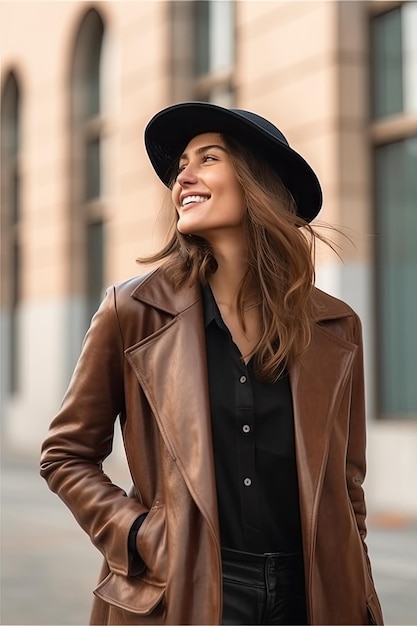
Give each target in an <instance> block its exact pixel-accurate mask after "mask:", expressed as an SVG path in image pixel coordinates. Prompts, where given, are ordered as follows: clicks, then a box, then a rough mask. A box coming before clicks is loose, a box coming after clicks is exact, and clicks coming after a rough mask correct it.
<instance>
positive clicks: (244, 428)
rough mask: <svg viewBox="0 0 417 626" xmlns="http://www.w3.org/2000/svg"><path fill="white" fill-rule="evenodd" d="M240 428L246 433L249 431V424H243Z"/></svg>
mask: <svg viewBox="0 0 417 626" xmlns="http://www.w3.org/2000/svg"><path fill="white" fill-rule="evenodd" d="M242 430H243V432H244V433H248V432H250V426H249V424H245V425H244V426H242Z"/></svg>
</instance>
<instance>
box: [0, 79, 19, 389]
mask: <svg viewBox="0 0 417 626" xmlns="http://www.w3.org/2000/svg"><path fill="white" fill-rule="evenodd" d="M20 130H21V129H20V90H19V85H18V82H17V79H16V76H15V74H14V73H13V72H10V73H9V75H8V76H7V78H6V80H5V82H4V86H3V89H2V94H1V266H2V279H1V301H2V317H3V320H2V334H3V333H4V337H2V339H3V338H4V340H5V341H4V345H5V346H6V350H5V354H4V358H5V359H6V360H7V362H6V363H4V365H5V367H2V370H3V372H4V374H2V379H3V381H2V387H3V386H5V387H6V388H5V389H2V391H5V392H6V393H9V394H13V393H16V392H17V391H18V388H19V361H18V356H19V306H20V298H21V272H20V266H21V246H20V231H21V227H20V223H21V206H20V197H21V194H20V189H21V182H20V166H19V165H20V163H19V161H20V149H21V138H20V134H21V133H20ZM2 365H3V364H2Z"/></svg>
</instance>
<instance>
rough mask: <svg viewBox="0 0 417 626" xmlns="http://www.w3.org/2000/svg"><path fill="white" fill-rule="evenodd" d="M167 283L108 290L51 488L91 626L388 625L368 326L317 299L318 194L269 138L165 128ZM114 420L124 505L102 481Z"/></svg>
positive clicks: (225, 127) (57, 451)
mask: <svg viewBox="0 0 417 626" xmlns="http://www.w3.org/2000/svg"><path fill="white" fill-rule="evenodd" d="M145 143H146V148H147V151H148V155H149V157H150V160H151V163H152V165H153V167H154V169H155V171H156V173H157V175H158V176H159V178H160V179H161V180H162V182H163V183H164V184H165V185H167V186H168V187H169V188H170V189H171V193H172V204H173V218H174V219H173V228H172V229H171V231H170V237H169V240H168V243H167V245H166V247H165V248H164V249H163V250H162V251H161V252H160V253H158V254H156V255H154V256H153V257H152V258H151V259H148V260H149V261H157V260H158V261H162V263H161V264H160V267H159V269H157V270H155V271H153V272H151V273H150V274H148V275H146V276H144V277H139V278H134V279H133V280H131V281H128V282H125V283H123V284H119V285H116V286H114V287H113V288H112V289H110V290H109V291H108V293H107V296H106V298H105V300H104V302H103V303H102V305H101V307H100V309H99V311H98V312H97V314H96V316H95V317H94V319H93V321H92V324H91V328H90V330H89V332H88V334H87V337H86V340H85V343H84V347H83V350H82V354H81V357H80V360H79V363H78V365H77V368H76V370H75V373H74V376H73V379H72V382H71V384H70V387H69V390H68V392H67V395H66V397H65V399H64V403H63V406H62V408H61V410H60V412H59V413H58V415H57V416H56V417H55V419H54V421H53V422H52V425H51V430H50V434H49V436H48V438H47V439H46V441H45V443H44V445H43V452H42V470H41V471H42V475H43V476H44V477H45V478H46V480H47V481H48V483H49V486H50V488H51V489H52V490H54V491H56V492H57V493H58V494H59V496H60V497H61V498H62V499H63V500H64V502H65V503H66V504H67V505H68V506H69V508H70V509H71V511H72V512H73V514H74V515H75V517H76V519H77V520H78V522H79V523H80V525H81V526H82V527H83V528H84V530H85V531H86V532H87V533H88V534H89V535H90V537H91V540H92V541H93V543H94V544H95V545H96V547H97V548H98V549H99V550H101V552H102V553H103V555H104V557H105V562H104V568H103V571H102V573H101V577H100V583H99V586H98V587H97V589H96V590H95V595H96V599H95V604H94V607H93V612H92V617H91V623H93V624H163V623H165V624H220V623H223V624H304V623H308V624H367V623H375V624H382V614H381V609H380V606H379V602H378V599H377V595H376V592H375V589H374V585H373V582H372V575H371V568H370V563H369V560H368V557H367V550H366V546H365V543H364V540H365V536H366V526H365V503H364V494H363V490H362V482H363V479H364V475H365V417H364V389H363V364H362V343H361V330H360V322H359V320H358V318H357V316H356V315H355V313H354V312H353V311H352V310H351V309H350V308H349V307H348V306H347V305H346V304H344V303H342V302H340V301H339V300H336V299H334V298H332V297H331V296H328V295H326V294H324V293H323V292H320V291H319V290H317V289H315V288H314V287H313V280H314V267H313V262H312V252H313V249H314V240H315V234H314V232H313V231H312V229H311V227H310V226H309V222H310V221H311V220H312V219H313V218H314V217H315V216H316V215H317V213H318V212H319V210H320V207H321V189H320V185H319V182H318V180H317V177H316V175H315V174H314V172H313V171H312V169H311V168H310V166H309V165H308V164H307V163H306V162H305V161H304V159H303V158H302V157H301V156H300V155H299V154H298V153H297V152H295V151H294V150H292V149H291V148H290V147H289V145H288V143H287V141H286V139H285V137H284V136H283V135H282V133H281V132H280V131H279V130H278V129H277V128H276V127H275V126H273V125H272V124H271V123H270V122H268V121H267V120H265V119H264V118H262V117H260V116H258V115H255V114H253V113H250V112H248V111H242V110H228V109H224V108H222V107H219V106H216V105H213V104H208V103H183V104H178V105H174V106H172V107H169V108H167V109H164V110H163V111H161V112H159V113H158V114H157V115H156V116H155V117H154V118H153V119H152V120H151V121H150V122H149V124H148V126H147V128H146V131H145ZM117 416H119V417H120V422H121V427H122V433H123V439H124V445H125V449H126V455H127V460H128V464H129V469H130V472H131V476H132V479H133V488H132V491H131V493H130V494H129V496H127V495H126V493H124V492H123V491H122V490H121V489H120V488H118V487H117V486H115V485H114V484H112V483H111V481H110V480H109V478H108V477H107V476H106V475H105V474H104V473H103V472H102V470H101V463H102V461H103V460H104V459H105V458H106V457H107V456H108V455H109V454H110V452H111V447H112V439H113V426H114V421H115V419H116V417H117Z"/></svg>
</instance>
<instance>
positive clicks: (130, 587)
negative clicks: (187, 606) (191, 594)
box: [93, 572, 165, 615]
mask: <svg viewBox="0 0 417 626" xmlns="http://www.w3.org/2000/svg"><path fill="white" fill-rule="evenodd" d="M93 593H94V595H96V596H97V597H98V598H100V599H101V600H103V601H104V602H107V603H108V604H111V605H112V606H115V607H117V608H119V609H123V610H124V611H129V612H131V613H136V614H138V615H150V614H151V613H152V612H153V611H154V610H155V609H156V607H157V606H158V605H159V604H160V602H162V600H163V597H164V594H165V585H158V584H153V583H150V582H149V581H148V580H146V579H143V578H139V577H127V576H122V575H120V574H114V573H113V572H110V574H108V576H106V578H105V579H104V580H102V582H101V583H100V584H99V585H98V587H96V589H94V591H93Z"/></svg>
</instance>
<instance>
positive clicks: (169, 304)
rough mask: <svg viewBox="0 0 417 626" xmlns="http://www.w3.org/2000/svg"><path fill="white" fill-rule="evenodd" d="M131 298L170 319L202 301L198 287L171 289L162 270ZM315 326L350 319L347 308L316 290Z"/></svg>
mask: <svg viewBox="0 0 417 626" xmlns="http://www.w3.org/2000/svg"><path fill="white" fill-rule="evenodd" d="M132 297H133V298H135V299H136V300H139V301H141V302H144V303H146V304H148V305H149V306H152V307H155V308H156V309H159V310H161V311H165V312H166V313H170V314H171V315H178V314H179V313H181V312H182V311H185V310H186V309H187V308H189V307H190V306H193V305H194V304H196V302H197V301H198V300H200V299H201V298H202V295H201V288H200V286H199V285H183V286H181V287H180V288H178V289H175V288H174V286H173V285H172V283H171V282H170V281H169V280H167V278H166V276H165V272H164V270H163V268H162V267H159V268H157V269H156V270H153V271H152V272H150V273H149V274H147V275H146V276H144V277H143V279H142V280H141V281H140V283H139V284H138V285H137V286H136V287H135V289H134V290H133V291H132ZM312 298H313V302H314V311H315V319H316V322H323V321H326V320H331V319H340V318H343V317H350V316H352V315H353V312H352V310H351V309H350V308H349V307H348V305H347V304H345V303H344V302H342V301H340V300H338V299H337V298H334V297H333V296H330V295H329V294H327V293H325V292H324V291H321V290H320V289H318V288H316V287H315V288H314V289H313V294H312Z"/></svg>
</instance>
